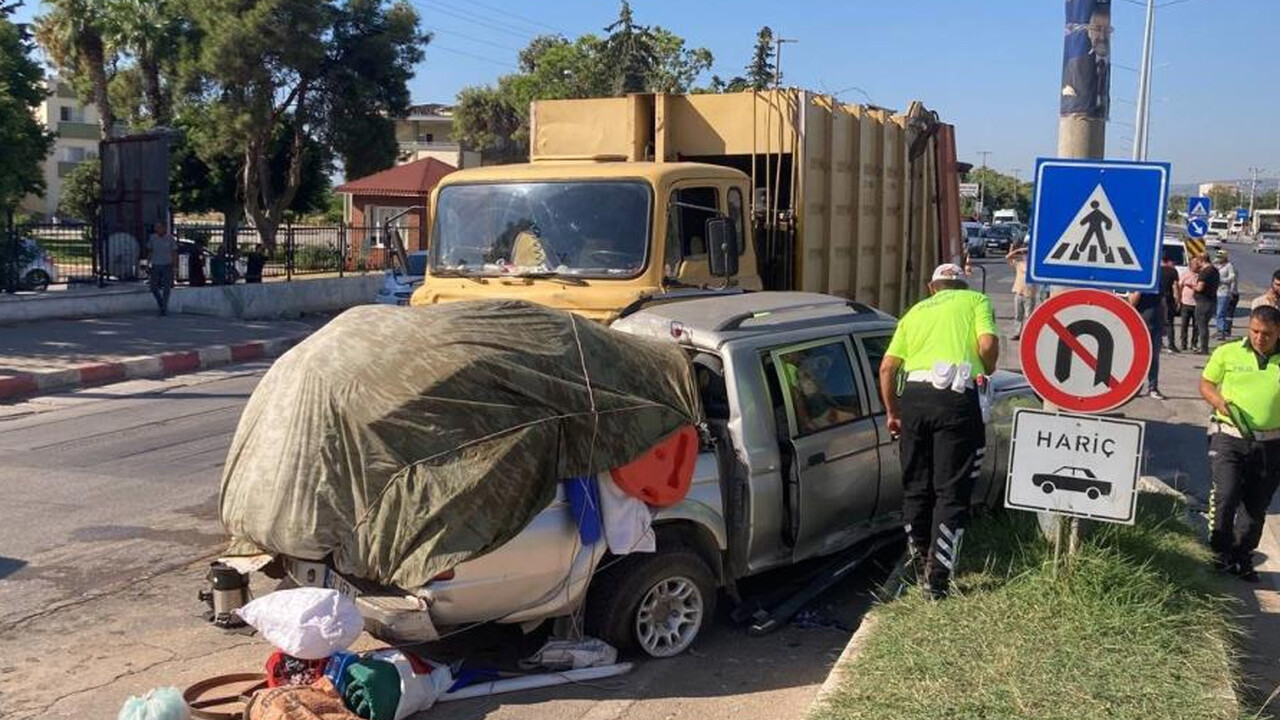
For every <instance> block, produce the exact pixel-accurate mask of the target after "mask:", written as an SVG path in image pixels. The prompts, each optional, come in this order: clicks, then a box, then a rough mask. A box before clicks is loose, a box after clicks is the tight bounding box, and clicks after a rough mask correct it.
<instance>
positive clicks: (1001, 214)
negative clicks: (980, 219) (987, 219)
mask: <svg viewBox="0 0 1280 720" xmlns="http://www.w3.org/2000/svg"><path fill="white" fill-rule="evenodd" d="M1007 222H1012V223H1016V222H1019V220H1018V211H1017V210H997V211H996V214H995V215H992V216H991V224H992V225H998V224H1000V223H1007Z"/></svg>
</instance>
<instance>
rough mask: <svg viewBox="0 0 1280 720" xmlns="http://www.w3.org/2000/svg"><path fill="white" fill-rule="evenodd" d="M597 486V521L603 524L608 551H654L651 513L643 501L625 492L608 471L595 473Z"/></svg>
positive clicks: (655, 547) (618, 553)
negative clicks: (598, 501)
mask: <svg viewBox="0 0 1280 720" xmlns="http://www.w3.org/2000/svg"><path fill="white" fill-rule="evenodd" d="M596 485H598V486H599V488H600V522H601V524H603V525H604V540H605V542H606V543H608V545H609V552H611V553H613V554H614V555H626V554H628V553H633V552H654V551H655V550H657V549H658V541H657V538H656V537H654V534H653V516H652V515H650V514H649V506H648V505H645V504H644V501H643V500H640V499H639V498H635V497H632V496H630V495H628V494H626V493H624V492H622V488H619V487H618V484H617V483H615V482H614V481H613V476H611V475H610V474H609V473H608V471H606V472H602V473H600V475H598V476H597V481H596Z"/></svg>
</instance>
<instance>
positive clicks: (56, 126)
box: [21, 82, 100, 218]
mask: <svg viewBox="0 0 1280 720" xmlns="http://www.w3.org/2000/svg"><path fill="white" fill-rule="evenodd" d="M55 84H56V87H55V89H54V91H53V92H52V93H50V94H49V96H48V97H46V98H45V100H44V102H43V103H42V104H41V105H40V107H39V108H38V109H37V110H36V119H37V120H39V121H40V122H41V123H42V124H43V125H44V126H45V127H47V128H48V129H50V130H52V131H54V132H56V133H57V134H58V138H57V140H56V141H55V143H54V146H53V151H52V152H50V153H49V156H48V157H47V158H45V161H44V183H45V190H44V196H43V197H40V196H36V195H29V196H27V197H26V198H25V199H24V200H23V201H22V206H21V209H22V210H23V211H24V212H28V213H31V214H34V215H40V216H42V217H46V218H52V217H55V216H56V215H57V212H58V201H60V200H61V199H62V183H63V181H64V179H65V178H66V177H67V176H68V175H70V174H71V171H72V170H74V169H75V168H76V166H77V165H79V164H80V163H82V162H84V161H86V160H94V159H97V157H98V138H99V137H100V130H99V127H98V123H99V117H98V109H97V108H96V107H94V106H93V105H84V104H82V103H81V102H80V101H79V100H78V99H76V94H75V92H74V91H72V89H71V88H70V87H69V86H67V85H66V84H65V83H61V82H57V83H55Z"/></svg>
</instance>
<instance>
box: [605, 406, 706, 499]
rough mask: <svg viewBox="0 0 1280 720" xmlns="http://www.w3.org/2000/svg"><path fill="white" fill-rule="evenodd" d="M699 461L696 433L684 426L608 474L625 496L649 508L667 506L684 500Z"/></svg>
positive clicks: (690, 427)
mask: <svg viewBox="0 0 1280 720" xmlns="http://www.w3.org/2000/svg"><path fill="white" fill-rule="evenodd" d="M697 462H698V431H697V430H695V429H694V428H693V426H692V425H685V426H684V427H682V428H680V429H679V430H677V431H675V432H674V433H672V434H671V435H668V436H667V438H666V439H665V440H663V441H662V442H660V443H658V444H657V445H654V446H653V447H652V448H651V449H650V450H649V452H647V453H645V454H644V455H641V456H640V457H638V458H636V459H635V460H632V461H631V462H629V463H627V464H626V465H623V466H622V467H617V468H614V469H613V470H611V471H610V474H612V475H613V482H614V483H616V484H617V485H618V487H619V488H621V489H622V491H623V492H625V493H626V494H628V495H630V496H632V497H634V498H638V499H640V500H643V501H644V502H645V503H646V504H648V505H653V506H656V507H667V506H668V505H675V504H676V503H678V502H680V501H681V500H683V499H684V496H685V495H686V494H688V492H689V486H690V485H692V484H693V467H694V465H696V464H697Z"/></svg>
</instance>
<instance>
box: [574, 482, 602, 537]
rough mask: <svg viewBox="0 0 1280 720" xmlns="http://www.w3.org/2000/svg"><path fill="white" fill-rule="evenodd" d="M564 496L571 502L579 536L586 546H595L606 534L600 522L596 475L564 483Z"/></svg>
mask: <svg viewBox="0 0 1280 720" xmlns="http://www.w3.org/2000/svg"><path fill="white" fill-rule="evenodd" d="M564 494H565V497H566V498H568V500H569V508H570V510H572V512H573V519H574V521H575V522H577V523H578V536H579V537H581V538H582V544H583V545H584V546H588V545H594V544H596V542H597V541H598V540H600V536H601V535H603V534H604V526H603V525H602V524H601V521H600V496H599V495H598V494H597V490H596V478H595V476H594V475H591V476H587V477H578V478H569V479H568V480H565V481H564Z"/></svg>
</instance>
